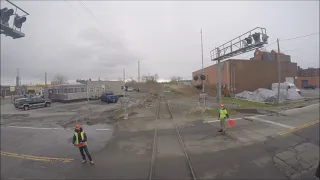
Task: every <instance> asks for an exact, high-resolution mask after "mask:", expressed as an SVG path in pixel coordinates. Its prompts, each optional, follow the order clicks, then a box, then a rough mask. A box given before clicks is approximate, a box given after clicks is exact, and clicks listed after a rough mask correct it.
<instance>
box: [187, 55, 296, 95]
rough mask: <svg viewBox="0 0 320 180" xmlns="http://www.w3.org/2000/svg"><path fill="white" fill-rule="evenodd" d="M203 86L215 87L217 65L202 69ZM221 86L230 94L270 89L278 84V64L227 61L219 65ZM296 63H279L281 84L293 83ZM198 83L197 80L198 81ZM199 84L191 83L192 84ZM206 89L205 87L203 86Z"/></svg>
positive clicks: (199, 72) (271, 62)
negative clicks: (285, 82)
mask: <svg viewBox="0 0 320 180" xmlns="http://www.w3.org/2000/svg"><path fill="white" fill-rule="evenodd" d="M199 74H201V70H198V71H195V72H193V73H192V77H194V76H196V75H199ZM204 74H205V76H206V80H205V85H206V84H208V85H217V84H218V77H217V64H214V65H212V66H209V67H206V68H204ZM221 74H222V76H221V79H222V85H226V86H227V87H228V90H229V91H230V92H235V93H238V92H242V91H244V90H247V91H254V90H256V89H258V88H268V89H270V88H271V84H272V83H275V82H278V62H277V61H265V60H261V61H259V60H238V59H229V60H226V61H223V62H222V65H221ZM296 74H297V63H292V62H286V61H281V82H284V81H291V82H294V81H295V77H296ZM198 81H199V80H198ZM198 83H199V82H195V81H193V84H198ZM205 87H206V86H205Z"/></svg>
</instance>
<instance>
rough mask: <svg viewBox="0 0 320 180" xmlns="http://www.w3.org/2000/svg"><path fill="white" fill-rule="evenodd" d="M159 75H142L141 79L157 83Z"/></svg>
mask: <svg viewBox="0 0 320 180" xmlns="http://www.w3.org/2000/svg"><path fill="white" fill-rule="evenodd" d="M158 78H159V75H158V74H155V75H142V76H141V81H142V82H145V83H156V82H157V81H158Z"/></svg>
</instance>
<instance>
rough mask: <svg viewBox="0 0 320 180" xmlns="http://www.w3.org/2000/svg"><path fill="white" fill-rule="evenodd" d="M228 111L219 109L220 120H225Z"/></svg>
mask: <svg viewBox="0 0 320 180" xmlns="http://www.w3.org/2000/svg"><path fill="white" fill-rule="evenodd" d="M227 114H228V111H227V109H220V116H219V118H220V119H225V118H226V117H227Z"/></svg>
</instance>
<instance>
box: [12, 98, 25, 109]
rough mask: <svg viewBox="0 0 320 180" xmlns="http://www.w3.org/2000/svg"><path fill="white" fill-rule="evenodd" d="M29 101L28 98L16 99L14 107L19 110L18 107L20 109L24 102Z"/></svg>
mask: <svg viewBox="0 0 320 180" xmlns="http://www.w3.org/2000/svg"><path fill="white" fill-rule="evenodd" d="M27 100H28V98H16V99H15V100H14V103H13V105H14V107H15V108H18V107H19V104H20V103H21V102H24V101H27Z"/></svg>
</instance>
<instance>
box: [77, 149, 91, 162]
mask: <svg viewBox="0 0 320 180" xmlns="http://www.w3.org/2000/svg"><path fill="white" fill-rule="evenodd" d="M79 150H80V154H81V156H82V159H83V160H86V156H85V155H84V152H86V154H87V156H88V158H89V160H90V161H92V158H91V155H90V153H89V151H88V147H87V146H82V147H79ZM83 151H84V152H83Z"/></svg>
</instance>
